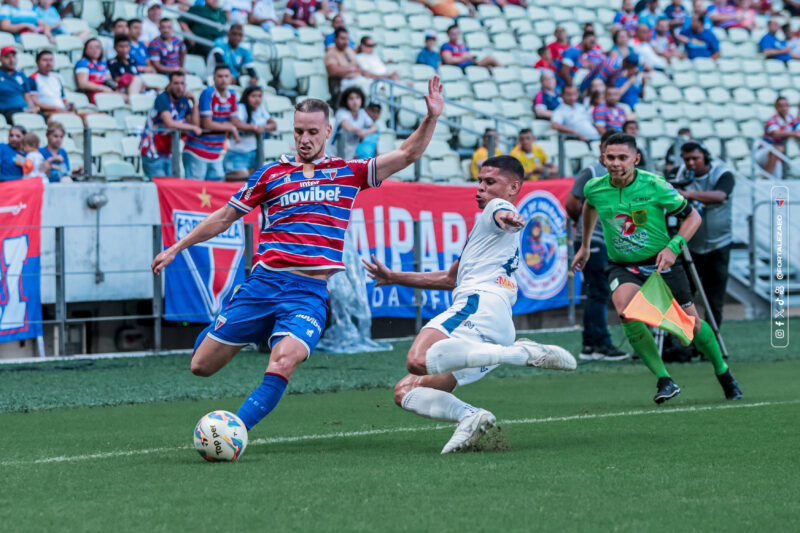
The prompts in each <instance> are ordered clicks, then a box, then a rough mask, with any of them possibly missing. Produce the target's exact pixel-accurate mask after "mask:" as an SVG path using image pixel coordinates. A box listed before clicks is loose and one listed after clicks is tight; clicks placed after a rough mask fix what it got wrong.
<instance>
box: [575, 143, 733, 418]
mask: <svg viewBox="0 0 800 533" xmlns="http://www.w3.org/2000/svg"><path fill="white" fill-rule="evenodd" d="M639 157H640V156H639V154H638V147H637V146H636V138H635V137H633V136H632V135H627V134H625V133H618V134H615V135H612V136H611V137H609V139H608V140H607V141H606V144H605V152H604V153H603V154H602V158H603V164H604V165H605V167H606V169H607V170H608V174H606V175H605V176H600V177H597V178H594V179H592V180H589V182H587V183H586V186H585V187H584V195H585V198H586V202H585V203H584V206H583V239H582V242H581V248H580V249H579V250H578V252H577V253H576V254H575V259H574V260H573V261H572V269H573V270H577V271H580V270H581V269H582V268H583V267H584V265H586V262H587V261H588V259H589V246H590V240H591V236H592V231H594V226H595V224H596V222H597V219H598V218H599V219H600V223H601V224H602V228H603V237H604V239H605V242H606V250H607V253H608V261H609V266H608V268H607V269H606V272H607V275H608V283H609V287H610V289H611V299H612V301H613V302H614V307H615V308H616V310H617V313H618V314H619V315H620V319H621V320H622V329H623V330H624V331H625V335H626V336H627V337H628V341H630V344H631V346H632V347H633V349H634V350H635V351H636V353H637V354H639V357H640V358H641V359H642V361H643V362H644V364H645V365H647V368H649V369H650V370H651V371H652V372H653V373H654V374H655V375H656V376H657V377H658V385H657V387H658V391H657V393H656V395H655V397H654V398H653V400H654V401H655V402H656V403H658V404H660V403H663V402H665V401H666V400H669V399H670V398H674V397H675V396H677V394H678V393H679V392H680V391H681V389H680V387H678V385H677V384H676V383H675V382H674V381H673V380H672V378H671V377H670V375H669V373H668V372H667V369H666V368H665V367H664V363H663V361H662V360H661V356H660V354H659V353H658V346H657V345H656V341H655V339H654V338H653V334H652V333H650V330H649V329H648V327H647V325H646V324H645V323H643V322H639V321H637V320H630V319H626V318H625V317H623V316H622V312H623V310H624V309H625V308H626V307H627V305H628V303H630V301H631V300H632V299H633V297H634V296H635V295H636V293H637V292H638V291H639V288H640V287H641V286H642V285H643V284H644V282H645V281H646V280H647V277H648V276H649V275H650V274H652V273H653V272H658V273H660V274H661V275H662V277H663V278H664V281H665V282H666V284H667V286H669V288H670V290H671V291H672V295H673V296H674V298H675V300H676V301H677V302H678V304H679V305H680V306H681V307H682V308H683V310H684V311H685V312H686V314H688V315H692V316H694V317H695V318H696V320H695V324H694V343H695V344H696V345H697V348H698V349H699V350H700V352H702V353H703V355H705V356H706V358H707V359H708V360H709V361H711V364H712V365H714V373H715V374H716V376H717V379H718V380H719V383H720V385H721V386H722V389H723V390H724V391H725V397H726V398H728V399H729V400H738V399H740V398H741V397H742V391H741V389H740V388H739V385H738V383H736V380H735V379H734V377H733V375H732V374H731V372H730V370H729V369H728V365H727V363H726V362H725V360H724V359H723V358H722V352H721V350H720V347H719V343H718V342H717V338H716V336H715V335H714V332H713V330H712V329H711V326H709V324H708V322H706V321H705V320H701V319H700V317H699V316H698V315H697V309H696V308H695V306H694V303H693V302H692V293H691V290H690V289H689V281H688V279H687V278H686V272H685V271H684V269H683V266H682V265H681V264H680V263H677V264H676V262H675V261H676V259H677V257H678V255H679V254H680V253H681V250H683V247H684V246H685V245H686V241H688V240H689V239H691V238H692V236H693V235H694V233H695V232H696V231H697V228H698V227H700V223H701V217H700V214H699V213H698V212H697V211H696V210H695V209H694V208H692V207H691V205H689V202H688V201H687V200H686V198H684V197H683V196H682V195H681V194H680V193H679V192H678V191H677V190H675V188H674V187H673V186H672V185H670V184H669V183H668V182H667V181H666V180H665V179H664V178H663V177H661V176H659V175H657V174H652V173H650V172H645V171H643V170H639V169H637V168H635V166H636V164H637V163H638V162H639ZM668 216H675V217H677V218H678V219H679V220H680V221H681V224H680V227H679V229H678V233H677V235H675V236H674V237H672V238H670V237H669V234H668V233H667V217H668Z"/></svg>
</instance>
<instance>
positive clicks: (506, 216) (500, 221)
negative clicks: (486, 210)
mask: <svg viewBox="0 0 800 533" xmlns="http://www.w3.org/2000/svg"><path fill="white" fill-rule="evenodd" d="M494 221H495V222H497V225H498V226H499V227H500V229H501V230H503V231H505V232H507V233H516V232H518V231H519V230H521V229H522V228H524V227H525V219H524V218H522V215H520V214H519V213H517V212H516V211H508V210H505V209H501V210H499V211H497V212H496V213H495V214H494Z"/></svg>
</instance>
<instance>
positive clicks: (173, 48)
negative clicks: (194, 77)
mask: <svg viewBox="0 0 800 533" xmlns="http://www.w3.org/2000/svg"><path fill="white" fill-rule="evenodd" d="M158 29H159V31H160V33H159V36H158V37H156V38H155V39H153V40H152V41H150V45H149V46H148V47H147V54H148V56H149V58H150V59H149V61H150V66H151V67H153V69H154V70H155V71H156V72H158V73H160V74H169V73H170V72H178V71H183V64H184V61H185V60H186V45H185V44H183V41H181V40H180V39H179V38H178V37H176V36H175V35H173V34H172V32H173V31H174V29H173V26H172V20H171V19H168V18H163V19H161V21H160V22H159V23H158ZM209 51H210V50H209Z"/></svg>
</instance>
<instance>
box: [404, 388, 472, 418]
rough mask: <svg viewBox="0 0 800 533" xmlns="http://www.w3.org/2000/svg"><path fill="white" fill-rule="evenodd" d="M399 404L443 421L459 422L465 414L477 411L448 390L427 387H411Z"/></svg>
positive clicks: (426, 416)
mask: <svg viewBox="0 0 800 533" xmlns="http://www.w3.org/2000/svg"><path fill="white" fill-rule="evenodd" d="M400 406H401V407H402V408H403V409H405V410H406V411H411V412H412V413H416V414H418V415H419V416H424V417H425V418H432V419H434V420H441V421H443V422H460V421H461V419H463V418H464V417H465V416H467V415H471V414H473V413H475V412H477V411H478V410H477V409H476V408H475V407H472V406H471V405H470V404H468V403H465V402H462V401H461V400H459V399H458V398H456V397H455V396H453V395H452V394H451V393H449V392H445V391H443V390H438V389H431V388H429V387H417V388H415V389H411V391H410V392H409V393H408V394H406V395H405V396H403V401H402V402H400Z"/></svg>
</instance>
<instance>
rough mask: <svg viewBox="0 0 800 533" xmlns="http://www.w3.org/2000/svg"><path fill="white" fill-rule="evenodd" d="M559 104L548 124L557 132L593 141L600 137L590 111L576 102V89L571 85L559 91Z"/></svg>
mask: <svg viewBox="0 0 800 533" xmlns="http://www.w3.org/2000/svg"><path fill="white" fill-rule="evenodd" d="M561 100H562V102H561V105H560V106H558V108H557V109H556V110H555V111H553V115H552V117H551V118H550V125H551V126H552V127H553V129H554V130H556V131H557V132H559V133H564V134H566V135H569V136H572V137H575V138H577V139H579V140H581V141H594V140H597V139H599V138H600V134H599V133H597V129H596V128H595V127H594V124H593V123H592V114H591V112H590V111H589V110H588V109H587V108H586V106H584V105H583V104H581V103H580V102H578V89H577V87H573V86H571V85H567V86H565V87H564V88H563V89H562V91H561Z"/></svg>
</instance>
